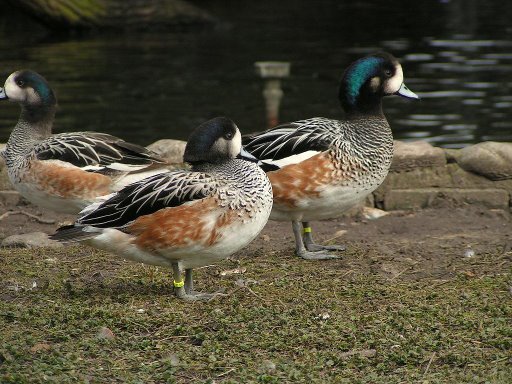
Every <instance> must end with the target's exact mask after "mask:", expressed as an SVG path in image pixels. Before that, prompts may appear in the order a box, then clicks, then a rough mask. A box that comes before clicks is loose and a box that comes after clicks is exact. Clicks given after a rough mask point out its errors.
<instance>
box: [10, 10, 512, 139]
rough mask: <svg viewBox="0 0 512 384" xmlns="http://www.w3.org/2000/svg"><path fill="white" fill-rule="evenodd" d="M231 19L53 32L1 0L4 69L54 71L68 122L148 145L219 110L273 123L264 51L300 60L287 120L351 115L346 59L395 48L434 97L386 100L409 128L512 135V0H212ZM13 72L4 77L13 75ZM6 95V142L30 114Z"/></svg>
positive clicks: (412, 78)
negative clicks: (340, 93) (135, 29)
mask: <svg viewBox="0 0 512 384" xmlns="http://www.w3.org/2000/svg"><path fill="white" fill-rule="evenodd" d="M197 4H198V5H200V6H203V7H205V8H206V9H208V10H209V11H210V12H211V13H212V14H214V15H215V16H217V17H218V18H219V20H221V23H220V25H218V26H217V27H215V28H212V29H206V30H205V29H203V30H196V31H187V32H178V33H172V32H154V33H138V34H134V33H132V34H130V33H124V32H123V33H119V34H109V35H87V36H79V37H77V36H74V37H66V36H60V37H59V36H51V35H48V33H47V32H46V31H45V30H44V29H42V28H40V27H38V26H37V25H36V24H34V23H32V22H30V21H28V20H25V19H24V18H22V17H20V16H19V15H16V14H13V13H12V12H11V11H7V10H6V9H5V8H4V7H3V6H0V12H2V13H1V14H0V55H1V58H0V78H1V79H5V78H6V77H7V76H8V75H9V74H10V73H11V72H13V71H14V70H17V69H20V68H31V69H34V70H36V71H38V72H40V73H41V74H43V75H44V76H45V77H46V78H47V79H48V80H49V81H50V83H51V84H52V85H53V87H54V89H55V90H56V93H57V97H58V99H59V104H60V110H59V113H58V116H57V123H56V129H55V130H56V131H57V132H62V131H78V130H98V131H103V132H109V133H112V134H115V135H118V136H121V137H123V138H126V139H129V140H132V141H135V142H139V143H142V144H148V143H150V142H152V141H154V140H156V139H160V138H178V139H186V137H187V136H188V133H189V132H190V130H191V129H192V128H193V127H195V126H196V125H197V124H199V123H201V122H202V121H204V120H206V119H208V118H211V117H213V116H216V115H226V116H229V117H231V118H232V119H234V120H235V121H236V122H237V123H238V125H239V127H240V128H241V130H242V131H243V132H249V131H255V130H261V129H263V128H265V112H264V104H263V99H262V96H261V89H262V82H261V80H260V79H259V78H258V77H257V76H256V74H255V72H254V62H256V61H261V60H283V61H289V62H291V64H292V72H291V76H290V78H288V79H286V80H285V81H284V83H283V88H284V92H285V97H284V99H283V102H282V106H281V120H282V121H288V120H295V119H300V118H307V117H313V116H325V117H333V118H341V117H342V112H341V110H340V108H339V106H338V102H337V99H336V95H337V88H338V81H339V78H340V76H341V73H342V71H343V69H344V68H345V66H346V65H347V64H349V63H350V62H351V61H353V60H355V59H356V58H358V57H360V56H362V55H365V54H367V53H371V52H374V51H378V50H386V51H389V52H391V53H393V54H394V55H395V56H397V57H399V58H400V59H401V62H402V65H403V67H404V73H405V79H406V84H407V85H408V86H409V88H410V89H411V90H413V91H415V92H416V93H418V94H419V95H420V96H421V97H422V100H421V101H419V102H414V101H410V100H403V99H401V98H398V97H389V98H387V99H386V101H385V112H386V115H387V117H388V120H389V121H390V123H391V125H392V128H393V131H394V133H395V137H396V138H398V139H405V140H412V139H423V140H428V141H430V142H432V143H434V144H436V145H440V146H446V147H460V146H464V145H467V144H468V143H473V142H479V141H483V140H500V141H511V140H512V38H511V37H512V27H511V26H510V25H511V22H510V20H512V17H511V16H512V2H504V1H497V0H495V1H477V0H466V1H455V0H452V1H448V0H446V1H419V0H417V1H405V0H403V1H375V0H374V1H352V2H348V1H339V0H317V1H292V0H282V1H254V0H252V1H237V2H227V1H221V0H217V1H198V2H197ZM0 82H3V80H0ZM18 112H19V110H18V108H17V106H15V105H13V104H11V103H7V102H3V103H2V104H0V141H5V140H6V139H7V137H8V135H9V132H10V130H11V128H12V127H13V126H14V124H15V121H16V119H17V116H18Z"/></svg>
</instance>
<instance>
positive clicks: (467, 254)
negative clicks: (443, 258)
mask: <svg viewBox="0 0 512 384" xmlns="http://www.w3.org/2000/svg"><path fill="white" fill-rule="evenodd" d="M473 256H475V251H473V249H471V247H468V248H466V250H465V251H464V257H467V258H470V257H473Z"/></svg>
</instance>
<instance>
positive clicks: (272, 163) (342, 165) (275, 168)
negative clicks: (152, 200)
mask: <svg viewBox="0 0 512 384" xmlns="http://www.w3.org/2000/svg"><path fill="white" fill-rule="evenodd" d="M390 95H400V96H403V97H407V98H412V99H418V96H417V95H416V94H414V93H413V92H411V91H410V90H409V89H408V88H407V87H406V86H405V84H404V77H403V72H402V67H401V65H400V64H399V62H398V61H397V59H395V58H394V57H393V56H392V55H390V54H388V53H377V54H374V55H371V56H367V57H364V58H361V59H359V60H357V61H355V62H354V63H352V64H351V65H350V66H349V67H348V68H347V69H346V70H345V72H344V74H343V77H342V80H341V86H340V90H339V100H340V102H341V106H342V107H343V109H344V110H345V113H346V118H345V120H332V119H327V118H323V117H316V118H311V119H307V120H300V121H295V122H292V123H287V124H283V125H279V126H277V127H275V128H272V129H270V130H267V131H265V132H262V133H259V134H254V135H250V136H247V137H244V140H243V144H244V147H245V148H246V150H247V151H248V152H250V153H251V154H253V155H254V156H256V157H257V158H258V159H260V160H261V161H263V163H264V165H265V164H266V166H267V167H268V168H267V169H270V170H269V171H268V173H267V175H268V177H269V179H270V181H271V183H272V189H273V191H274V207H273V209H272V213H271V215H270V219H271V220H279V221H291V222H292V228H293V233H294V236H295V252H296V254H297V255H298V256H300V257H302V258H304V259H310V260H321V259H331V258H336V257H337V256H335V255H333V254H330V253H328V252H325V251H336V250H343V249H345V247H344V246H343V245H332V246H323V245H319V244H315V242H314V241H313V236H312V230H311V226H310V224H309V222H310V221H312V220H322V219H330V218H336V217H339V216H340V215H341V214H342V213H344V212H345V211H347V210H348V209H350V208H351V207H353V206H355V205H356V204H357V203H359V202H361V201H362V200H364V199H365V197H366V196H368V195H369V194H370V193H371V192H372V191H374V190H375V189H376V188H377V187H378V186H379V185H380V184H381V183H382V181H383V180H384V178H385V177H386V175H387V174H388V171H389V167H390V164H391V159H392V157H393V135H392V133H391V129H390V127H389V124H388V122H387V120H386V117H385V116H384V113H383V111H382V98H383V97H384V96H390ZM301 223H302V225H301Z"/></svg>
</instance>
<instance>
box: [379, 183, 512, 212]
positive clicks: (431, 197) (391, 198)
mask: <svg viewBox="0 0 512 384" xmlns="http://www.w3.org/2000/svg"><path fill="white" fill-rule="evenodd" d="M509 200H510V196H509V192H508V191H506V190H505V189H497V188H493V189H491V188H489V189H484V190H482V189H464V188H419V189H395V190H391V191H388V192H387V193H386V196H385V199H384V209H385V210H386V211H391V210H402V209H419V208H432V207H438V208H439V207H445V206H463V205H466V204H476V205H483V206H485V207H487V208H499V209H508V206H509Z"/></svg>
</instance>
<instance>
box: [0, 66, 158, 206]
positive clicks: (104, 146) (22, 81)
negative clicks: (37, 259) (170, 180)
mask: <svg viewBox="0 0 512 384" xmlns="http://www.w3.org/2000/svg"><path fill="white" fill-rule="evenodd" d="M0 99H6V100H10V101H13V102H17V103H19V104H20V106H21V114H20V117H19V120H18V123H17V124H16V126H15V127H14V129H13V131H12V133H11V135H10V137H9V140H8V142H7V146H6V148H5V150H4V151H3V152H2V155H3V157H4V159H5V163H6V165H7V170H8V174H9V179H10V181H11V183H12V184H13V186H14V188H16V190H18V192H19V193H20V194H21V195H22V196H23V197H25V198H26V199H27V200H29V201H31V202H33V203H34V204H36V205H39V206H41V207H44V208H49V209H51V210H54V211H57V212H63V213H73V214H77V213H78V212H80V210H82V209H83V208H84V207H86V206H87V205H89V204H91V203H92V202H93V201H94V200H95V199H96V198H98V197H101V196H104V195H108V194H110V193H112V192H114V191H117V190H119V189H120V188H122V187H124V186H125V185H127V184H129V183H131V182H133V181H136V180H140V179H142V178H145V177H148V176H150V175H153V174H156V173H159V172H164V171H166V170H167V165H168V164H167V163H166V162H165V161H164V160H162V159H161V158H160V157H159V156H158V155H157V154H156V153H153V152H151V151H149V150H148V149H146V148H144V147H141V146H139V145H136V144H132V143H128V142H126V141H124V140H121V139H119V138H117V137H114V136H111V135H107V134H105V133H96V132H75V133H62V134H57V135H52V126H53V121H54V117H55V111H56V109H57V99H56V97H55V94H54V92H53V90H52V89H51V88H50V86H49V84H48V82H47V81H46V80H45V79H44V78H43V77H42V76H41V75H39V74H37V73H36V72H33V71H30V70H21V71H17V72H14V73H13V74H11V75H10V76H9V77H8V78H7V80H6V82H5V86H4V88H0Z"/></svg>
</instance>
